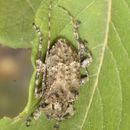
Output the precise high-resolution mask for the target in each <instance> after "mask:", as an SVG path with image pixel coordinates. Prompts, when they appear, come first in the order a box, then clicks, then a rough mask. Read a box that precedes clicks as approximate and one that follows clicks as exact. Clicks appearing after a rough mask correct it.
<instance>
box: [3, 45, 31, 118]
mask: <svg viewBox="0 0 130 130" xmlns="http://www.w3.org/2000/svg"><path fill="white" fill-rule="evenodd" d="M31 74H32V65H31V49H12V48H9V47H4V46H2V45H0V118H2V117H3V116H8V117H15V116H17V115H18V114H19V113H20V112H22V110H23V109H24V107H25V106H26V103H27V98H28V86H29V85H28V84H29V81H30V77H31Z"/></svg>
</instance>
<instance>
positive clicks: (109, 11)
mask: <svg viewBox="0 0 130 130" xmlns="http://www.w3.org/2000/svg"><path fill="white" fill-rule="evenodd" d="M107 2H108V15H107V23H106V30H105V36H104V46H103V47H102V53H101V57H100V60H99V61H100V62H99V66H98V70H97V76H96V79H95V83H94V86H93V90H92V95H91V97H90V100H89V104H88V106H87V107H86V113H85V114H84V118H83V123H82V124H81V127H80V130H82V128H83V126H84V124H85V121H86V119H87V117H88V112H89V110H90V107H91V104H92V101H93V97H94V94H95V90H96V88H97V86H98V79H99V76H100V71H101V68H102V64H103V60H104V55H105V50H106V46H107V44H108V34H109V26H110V20H111V3H112V1H111V0H108V1H107Z"/></svg>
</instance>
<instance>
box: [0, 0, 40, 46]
mask: <svg viewBox="0 0 130 130" xmlns="http://www.w3.org/2000/svg"><path fill="white" fill-rule="evenodd" d="M40 2H41V0H0V43H1V44H3V45H7V46H10V47H13V48H16V47H17V48H26V47H31V40H33V37H34V32H33V28H32V22H33V21H34V16H35V12H36V11H37V8H38V6H39V4H40Z"/></svg>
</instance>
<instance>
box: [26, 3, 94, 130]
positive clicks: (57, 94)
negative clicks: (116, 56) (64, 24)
mask: <svg viewBox="0 0 130 130" xmlns="http://www.w3.org/2000/svg"><path fill="white" fill-rule="evenodd" d="M58 7H59V8H60V9H61V10H62V11H64V12H65V13H67V14H68V16H69V17H70V19H71V22H72V26H73V31H74V33H73V34H74V38H75V41H76V43H77V45H78V49H76V48H74V47H73V46H72V44H71V43H70V42H69V41H68V40H67V38H63V37H59V38H57V40H56V42H55V43H54V44H53V46H51V40H50V39H51V31H50V30H51V22H50V21H51V9H52V1H51V0H50V4H49V7H48V10H49V13H48V21H49V22H48V30H49V31H48V48H47V52H46V57H45V61H44V62H43V61H42V43H43V38H42V32H41V31H40V28H39V27H38V26H36V25H35V24H33V26H34V27H35V30H36V32H37V33H38V36H39V46H38V54H37V59H36V77H35V79H36V82H35V96H36V97H37V98H39V99H40V103H39V106H38V108H37V110H36V111H35V112H34V113H33V117H34V118H37V116H39V114H40V112H41V111H43V112H44V114H45V115H46V116H47V118H48V119H51V118H52V119H56V120H57V121H61V120H64V119H66V118H69V117H71V116H72V115H73V114H74V103H75V100H76V99H77V97H78V95H79V89H80V86H81V84H83V83H84V82H85V80H86V79H87V78H88V72H87V66H88V65H89V64H90V63H91V62H92V56H91V53H90V51H89V49H88V48H87V47H86V45H85V40H82V39H81V38H80V35H79V33H78V28H79V24H80V22H79V21H78V20H76V19H75V18H74V17H73V15H72V14H71V13H70V12H69V11H68V10H67V9H65V8H64V7H62V6H60V5H59V6H58ZM81 70H85V72H86V73H84V74H81ZM41 74H42V82H41V78H40V75H41ZM30 121H31V120H30V118H28V119H27V126H28V125H29V122H30ZM55 127H56V128H57V127H58V126H57V125H56V126H55Z"/></svg>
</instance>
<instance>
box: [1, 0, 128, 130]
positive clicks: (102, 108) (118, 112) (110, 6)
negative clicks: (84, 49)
mask: <svg viewBox="0 0 130 130" xmlns="http://www.w3.org/2000/svg"><path fill="white" fill-rule="evenodd" d="M48 4H49V1H47V0H43V1H42V3H41V4H40V7H39V8H38V10H37V14H36V17H35V21H36V23H37V25H39V27H40V28H41V30H42V32H43V34H44V47H45V48H44V53H45V51H46V47H47V40H48V37H47V33H48V27H47V26H48V19H47V15H48ZM57 4H59V5H62V6H63V7H65V8H67V9H68V10H69V11H70V12H71V13H72V14H73V15H74V16H75V17H76V18H77V19H79V20H80V21H81V26H80V35H81V37H82V38H83V39H86V40H87V41H88V42H89V43H88V47H89V48H90V50H91V51H92V54H93V63H92V64H91V65H90V66H89V68H88V70H89V73H90V74H89V75H90V76H89V77H90V80H89V82H86V84H85V85H84V86H83V87H82V88H81V91H80V97H79V99H78V100H77V101H76V113H75V115H74V116H73V117H72V118H70V119H67V120H65V121H63V122H61V124H60V129H62V130H66V129H67V130H129V129H130V123H129V122H130V116H129V115H130V111H129V108H130V87H129V84H130V80H129V79H130V51H129V50H130V44H129V42H130V37H129V34H130V28H129V26H130V20H129V17H130V2H129V1H128V0H113V1H112V0H95V1H93V0H80V1H78V0H76V1H74V0H66V1H65V0H59V1H58V0H55V1H54V3H53V6H54V8H53V10H52V23H51V25H52V31H51V34H52V36H51V41H53V40H54V39H56V38H57V37H59V36H64V37H66V38H67V39H68V40H69V41H71V43H72V44H73V45H74V46H76V43H75V41H74V39H73V31H72V25H71V22H70V18H69V17H68V15H67V14H66V13H64V12H63V11H62V10H61V9H60V8H59V7H58V6H57ZM34 43H36V45H37V39H35V42H34ZM34 46H35V45H34ZM36 52H37V51H36V47H35V48H34V51H33V62H34V61H35V55H36ZM34 75H35V72H34V74H33V76H32V80H31V83H30V93H29V102H28V105H27V107H26V109H25V110H24V112H23V113H22V114H21V115H20V116H23V117H26V115H27V114H28V113H29V112H30V111H32V109H33V107H34V106H35V104H36V103H37V101H36V100H35V99H34V95H33V91H34V82H35V81H34ZM24 119H25V118H21V119H14V120H12V121H10V120H9V119H2V120H1V121H0V130H37V129H38V130H52V129H53V128H52V127H53V124H54V121H48V120H47V119H46V117H45V116H44V115H42V116H41V117H40V119H38V120H37V121H33V122H32V125H31V126H30V127H29V128H27V127H25V120H24Z"/></svg>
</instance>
